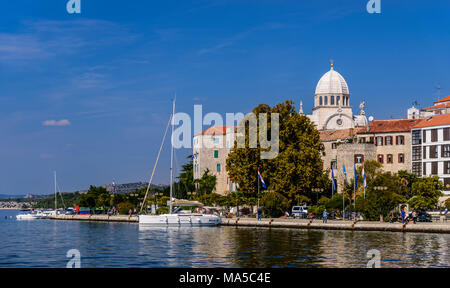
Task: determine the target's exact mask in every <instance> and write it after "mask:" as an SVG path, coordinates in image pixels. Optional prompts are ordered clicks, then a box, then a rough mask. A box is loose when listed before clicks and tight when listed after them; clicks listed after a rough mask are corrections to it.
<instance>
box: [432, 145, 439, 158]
mask: <svg viewBox="0 0 450 288" xmlns="http://www.w3.org/2000/svg"><path fill="white" fill-rule="evenodd" d="M430 158H432V159H436V158H438V149H437V146H436V145H433V146H430Z"/></svg>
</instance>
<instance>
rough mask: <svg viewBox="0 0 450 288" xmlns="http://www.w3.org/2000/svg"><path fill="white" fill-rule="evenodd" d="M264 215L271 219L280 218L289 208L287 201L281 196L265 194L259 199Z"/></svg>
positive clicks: (274, 193) (273, 193)
mask: <svg viewBox="0 0 450 288" xmlns="http://www.w3.org/2000/svg"><path fill="white" fill-rule="evenodd" d="M261 204H262V210H263V212H264V214H266V215H269V216H271V217H280V216H282V215H283V214H284V212H285V211H287V210H288V208H289V201H288V199H287V198H286V197H284V196H283V195H282V194H280V193H277V192H267V193H265V194H264V196H263V197H262V199H261Z"/></svg>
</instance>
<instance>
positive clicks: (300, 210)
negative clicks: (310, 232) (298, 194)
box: [291, 206, 308, 218]
mask: <svg viewBox="0 0 450 288" xmlns="http://www.w3.org/2000/svg"><path fill="white" fill-rule="evenodd" d="M291 214H292V217H294V218H297V217H298V218H303V217H305V215H307V214H308V206H294V207H292V213H291Z"/></svg>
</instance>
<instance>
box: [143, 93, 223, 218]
mask: <svg viewBox="0 0 450 288" xmlns="http://www.w3.org/2000/svg"><path fill="white" fill-rule="evenodd" d="M174 117H175V99H174V100H173V103H172V115H171V117H170V119H169V123H168V126H167V128H166V132H165V133H164V137H163V141H162V143H161V147H160V149H159V153H158V157H157V158H156V163H155V166H154V167H153V172H152V176H151V178H150V181H149V183H148V186H147V192H146V193H145V197H144V201H143V202H142V206H141V212H142V207H143V206H144V203H145V201H146V199H147V195H148V191H149V189H150V185H151V183H152V180H153V175H154V173H155V169H156V165H157V164H158V159H159V155H160V154H161V150H162V147H163V144H164V140H165V137H166V134H167V129H168V128H169V124H170V123H171V128H172V129H171V140H172V141H171V152H170V198H169V199H170V200H169V213H168V214H161V215H139V225H153V226H216V225H219V224H220V223H221V222H222V220H221V218H220V217H219V216H216V215H210V214H202V213H191V212H187V213H186V212H185V210H182V209H177V210H176V211H175V213H173V209H172V208H173V206H174V205H177V203H178V204H179V201H178V202H177V201H176V200H175V199H174V198H173V197H172V191H173V152H174V148H173V130H174V124H175V121H174ZM187 202H189V201H186V202H185V204H186V203H187ZM187 204H188V205H189V203H187ZM194 206H196V205H194ZM197 206H201V204H200V205H197Z"/></svg>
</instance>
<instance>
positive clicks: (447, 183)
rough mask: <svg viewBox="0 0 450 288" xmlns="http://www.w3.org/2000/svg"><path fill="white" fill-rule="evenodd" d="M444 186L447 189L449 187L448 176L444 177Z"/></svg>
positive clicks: (449, 179) (449, 180)
mask: <svg viewBox="0 0 450 288" xmlns="http://www.w3.org/2000/svg"><path fill="white" fill-rule="evenodd" d="M444 187H445V190H447V191H448V188H450V178H444Z"/></svg>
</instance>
